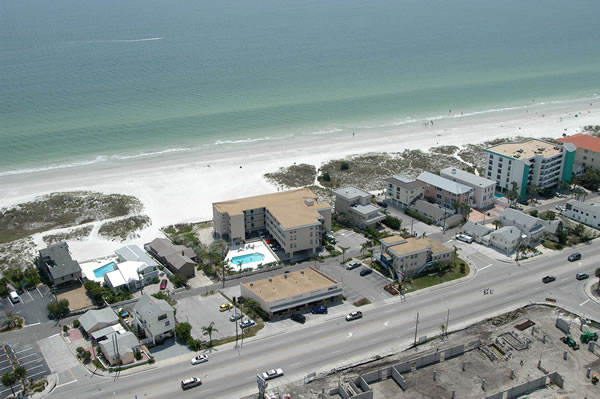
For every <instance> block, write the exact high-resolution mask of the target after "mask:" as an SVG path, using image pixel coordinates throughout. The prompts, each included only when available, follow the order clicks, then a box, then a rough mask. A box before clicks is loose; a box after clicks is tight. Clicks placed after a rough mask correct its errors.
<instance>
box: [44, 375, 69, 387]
mask: <svg viewBox="0 0 600 399" xmlns="http://www.w3.org/2000/svg"><path fill="white" fill-rule="evenodd" d="M40 374H41V373H40ZM74 382H77V380H73V381H69V382H65V383H64V384H60V385H57V386H55V387H54V389H56V388H60V387H64V386H65V385H69V384H72V383H74Z"/></svg>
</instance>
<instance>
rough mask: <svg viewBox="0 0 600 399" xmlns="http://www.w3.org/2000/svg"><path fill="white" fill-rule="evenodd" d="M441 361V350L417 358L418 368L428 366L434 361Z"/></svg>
mask: <svg viewBox="0 0 600 399" xmlns="http://www.w3.org/2000/svg"><path fill="white" fill-rule="evenodd" d="M439 361H440V352H435V353H432V354H430V355H425V356H422V357H420V358H418V359H417V360H416V362H417V368H418V369H420V368H421V367H425V366H428V365H430V364H433V363H438V362H439Z"/></svg>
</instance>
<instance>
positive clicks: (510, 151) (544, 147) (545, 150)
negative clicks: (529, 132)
mask: <svg viewBox="0 0 600 399" xmlns="http://www.w3.org/2000/svg"><path fill="white" fill-rule="evenodd" d="M555 147H556V148H555ZM487 150H488V151H491V152H495V153H497V154H501V155H505V156H507V157H511V158H520V159H528V158H531V157H533V156H535V155H540V156H543V157H545V158H550V157H553V156H555V155H558V154H560V152H561V147H560V146H557V145H556V144H552V143H547V142H545V141H542V140H535V139H534V140H527V141H522V142H520V143H505V144H498V145H495V146H493V147H490V148H488V149H487ZM520 150H522V151H521V152H519V151H520Z"/></svg>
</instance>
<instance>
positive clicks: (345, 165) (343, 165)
mask: <svg viewBox="0 0 600 399" xmlns="http://www.w3.org/2000/svg"><path fill="white" fill-rule="evenodd" d="M348 169H350V164H349V163H348V162H346V161H344V162H342V163H341V164H340V170H348Z"/></svg>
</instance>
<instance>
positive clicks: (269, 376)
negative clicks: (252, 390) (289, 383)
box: [262, 369, 283, 380]
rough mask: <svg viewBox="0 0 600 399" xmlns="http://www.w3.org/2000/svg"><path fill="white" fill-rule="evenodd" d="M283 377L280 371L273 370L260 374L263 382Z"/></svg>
mask: <svg viewBox="0 0 600 399" xmlns="http://www.w3.org/2000/svg"><path fill="white" fill-rule="evenodd" d="M282 375H283V370H282V369H273V370H269V371H265V372H264V373H262V378H263V380H272V379H273V378H277V377H281V376H282Z"/></svg>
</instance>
